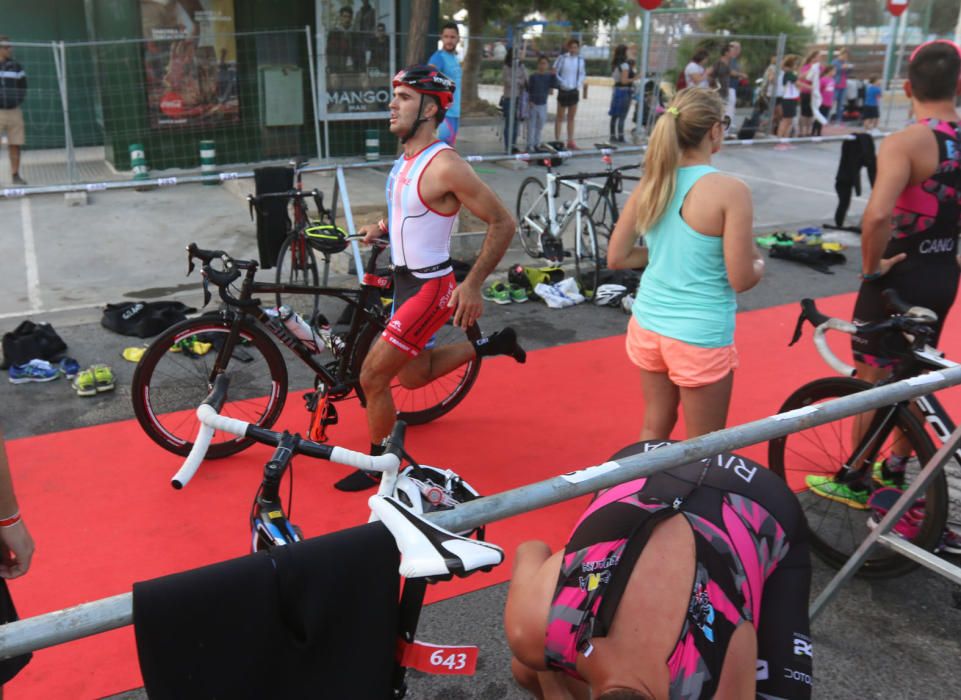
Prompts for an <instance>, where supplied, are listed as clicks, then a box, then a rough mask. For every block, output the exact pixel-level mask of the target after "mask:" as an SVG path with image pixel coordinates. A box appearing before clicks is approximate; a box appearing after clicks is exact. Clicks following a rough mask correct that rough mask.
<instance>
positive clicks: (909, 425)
mask: <svg viewBox="0 0 961 700" xmlns="http://www.w3.org/2000/svg"><path fill="white" fill-rule="evenodd" d="M869 388H871V385H870V384H868V383H866V382H863V381H861V380H858V379H852V378H850V377H828V378H825V379H819V380H817V381H813V382H811V383H809V384H806V385H804V386H802V387H801V388H800V389H798V390H797V391H796V392H794V393H793V394H792V395H791V396H790V397H788V399H787V401H785V402H784V405H783V406H782V407H781V409H780V412H781V413H783V412H786V411H792V410H795V409H799V408H805V407H808V406H812V405H815V404H818V403H821V402H823V401H829V400H831V399H836V398H839V397H842V396H849V395H851V394H854V393H856V392H859V391H864V390H865V389H869ZM879 410H880V411H886V410H888V409H879ZM890 410H892V411H893V414H892V416H891V420H889V421H887V422H885V423H884V425H883V426H882V429H881V431H880V432H879V434H878V436H877V438H876V439H875V440H873V441H872V442H871V445H870V446H869V447H868V451H867V453H866V454H865V455H863V457H862V458H860V459H858V457H857V456H856V455H854V454H853V452H854V451H855V449H856V448H857V445H856V444H855V442H854V432H853V431H854V429H855V422H856V421H858V420H861V422H862V423H863V424H864V425H866V424H867V422H868V417H869V416H870V413H868V414H864V415H863V416H850V417H848V418H842V419H838V420H836V421H832V422H830V423H825V424H823V425H819V426H815V427H812V428H807V429H805V430H802V431H800V432H797V433H791V434H790V435H786V436H784V437H781V438H777V439H775V440H772V441H771V442H770V443H769V445H768V459H769V464H770V467H771V471H773V472H774V473H776V474H778V475H779V476H780V477H781V478H783V479H784V480H785V481H786V482H787V483H788V485H789V486H790V487H791V490H792V491H794V493H795V494H797V497H798V500H799V501H800V503H801V507H802V508H803V509H804V513H805V516H806V517H807V522H808V528H809V530H810V533H811V546H812V549H814V551H815V552H817V553H818V554H819V555H820V556H821V557H822V558H823V559H824V560H825V561H826V562H827V563H828V564H830V565H831V566H834V567H836V568H840V567H841V566H842V565H843V564H844V563H845V562H846V561H847V560H848V559H849V558H850V557H851V555H852V554H854V552H855V550H856V549H857V548H858V546H860V544H861V542H862V541H863V540H864V538H865V537H867V536H868V533H869V532H870V530H869V528H870V527H872V525H873V524H876V522H877V520H876V519H874V518H873V517H872V515H873V513H874V511H873V510H872V508H871V506H870V504H869V499H870V497H871V494H872V493H874V492H875V491H877V490H878V489H879V488H881V487H883V486H885V485H889V484H885V483H883V482H882V481H881V479H882V478H883V475H882V474H881V472H880V471H879V469H880V465H881V463H882V462H883V461H884V459H885V458H886V457H888V456H890V455H891V454H892V453H896V454H904V453H906V452H908V451H910V453H911V454H912V455H913V456H912V458H911V460H910V461H909V463H908V468H907V472H906V475H905V482H904V484H899V485H898V486H899V487H900V488H906V487H907V485H909V484H910V482H911V480H913V479H914V478H916V477H917V475H918V472H919V471H920V469H921V468H922V467H923V466H924V464H925V463H927V461H928V460H929V459H930V458H931V455H933V454H934V451H935V448H934V445H933V443H932V442H931V439H930V437H928V435H927V433H926V432H925V431H924V428H923V427H922V425H921V423H920V422H918V420H917V419H916V418H915V417H914V415H912V413H911V411H910V410H909V409H908V408H906V407H903V406H896V407H891V409H890ZM855 460H857V463H855ZM845 465H847V466H848V467H850V469H845V468H844V467H845ZM869 465H870V466H869ZM859 470H860V472H859ZM946 518H947V483H946V481H945V478H944V473H943V472H942V473H941V474H939V475H938V477H937V478H936V479H935V480H934V481H933V482H932V483H931V484H930V485H929V487H928V489H927V492H926V493H925V495H924V498H923V499H920V500H919V501H918V503H916V504H915V506H914V507H912V509H911V511H909V513H908V514H907V515H906V516H905V517H904V518H902V521H901V522H900V523H899V525H898V527H897V529H896V532H897V533H898V534H900V535H902V536H904V537H906V538H908V539H910V540H911V541H912V542H913V543H914V544H916V545H918V546H919V547H922V548H924V549H927V550H931V549H932V548H933V547H934V545H935V544H936V543H937V541H938V538H939V537H940V536H941V532H942V530H943V529H944V524H945V521H946ZM916 566H917V565H916V564H915V563H914V562H912V561H910V560H909V559H905V558H903V557H901V556H900V555H898V554H895V553H894V552H892V551H891V550H889V549H887V548H886V547H883V546H878V547H875V548H874V550H873V551H872V552H871V554H870V555H869V557H868V559H866V560H865V563H864V565H863V566H862V568H861V570H860V573H861V574H863V575H865V576H873V577H877V578H883V577H889V576H898V575H901V574H903V573H905V572H907V571H909V570H911V569H913V568H914V567H916Z"/></svg>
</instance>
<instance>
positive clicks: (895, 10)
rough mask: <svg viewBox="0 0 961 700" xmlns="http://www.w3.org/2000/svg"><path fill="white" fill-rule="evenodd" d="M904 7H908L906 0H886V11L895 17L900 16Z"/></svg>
mask: <svg viewBox="0 0 961 700" xmlns="http://www.w3.org/2000/svg"><path fill="white" fill-rule="evenodd" d="M906 9H908V0H888V12H890V13H891V14H892V15H894V16H895V17H900V16H901V14H902V13H903V12H904V11H905V10H906Z"/></svg>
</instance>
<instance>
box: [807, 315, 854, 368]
mask: <svg viewBox="0 0 961 700" xmlns="http://www.w3.org/2000/svg"><path fill="white" fill-rule="evenodd" d="M829 330H832V331H841V332H842V333H847V334H848V335H854V334H855V333H857V332H858V327H857V326H856V325H854V324H853V323H851V322H850V321H844V320H842V319H840V318H830V319H828V320H827V321H825V322H824V323H822V324H821V325H820V326H818V327H817V328H815V329H814V346H815V347H816V348H817V349H818V352H819V353H820V354H821V357H823V358H824V361H825V362H827V363H828V365H830V366H831V369H833V370H834V371H835V372H837V373H838V374H843V375H844V376H846V377H853V376H854V372H855V369H854V367H852V366H851V365H849V364H846V363H844V362H842V361H841V360H840V358H838V356H837V355H835V354H834V352H833V351H832V350H831V348H830V347H829V346H828V343H827V341H826V340H825V339H824V333H825V332H826V331H829Z"/></svg>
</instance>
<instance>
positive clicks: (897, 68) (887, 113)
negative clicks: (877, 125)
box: [884, 12, 908, 127]
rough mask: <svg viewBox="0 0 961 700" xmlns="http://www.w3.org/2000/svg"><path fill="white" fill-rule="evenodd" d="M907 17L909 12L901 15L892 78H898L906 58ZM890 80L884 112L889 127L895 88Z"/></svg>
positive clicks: (885, 122)
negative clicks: (893, 88) (891, 86)
mask: <svg viewBox="0 0 961 700" xmlns="http://www.w3.org/2000/svg"><path fill="white" fill-rule="evenodd" d="M907 19H908V13H907V12H905V13H904V14H902V15H901V26H900V28H899V30H898V35H899V38H898V56H897V61H895V64H894V73H892V75H891V77H892V78H896V77H897V76H898V75H900V74H901V60H902V59H903V58H904V31H905V27H906V26H907ZM890 82H891V81H888V85H889V87H888V88H887V92H888V94H887V107H886V108H885V110H884V111H885V114H884V126H885V127H887V125H888V124H890V123H891V111H892V110H891V108H892V107H893V106H894V90H892V89H891V88H890Z"/></svg>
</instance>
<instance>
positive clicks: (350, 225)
mask: <svg viewBox="0 0 961 700" xmlns="http://www.w3.org/2000/svg"><path fill="white" fill-rule="evenodd" d="M337 191H338V193H339V194H340V198H341V199H342V200H343V202H344V218H345V219H346V220H347V233H349V234H350V235H351V236H353V235H354V234H355V233H357V230H356V229H355V228H354V212H352V211H351V209H350V194H349V193H348V192H347V180H346V179H345V178H344V169H343V168H341V167H338V168H337ZM351 248H352V250H353V252H354V268H355V272H356V273H357V281H358V282H360V281H362V280H363V278H364V262H363V260H361V257H360V245H358V243H357V241H351Z"/></svg>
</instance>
